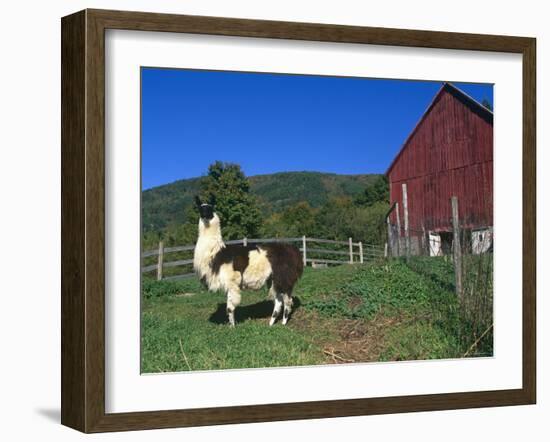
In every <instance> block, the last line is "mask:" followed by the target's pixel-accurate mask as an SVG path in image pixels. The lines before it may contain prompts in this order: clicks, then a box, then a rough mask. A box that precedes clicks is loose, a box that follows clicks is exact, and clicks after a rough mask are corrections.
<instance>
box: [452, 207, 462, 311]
mask: <svg viewBox="0 0 550 442" xmlns="http://www.w3.org/2000/svg"><path fill="white" fill-rule="evenodd" d="M451 208H452V214H453V260H454V265H455V289H456V295H457V296H458V299H459V300H461V301H462V249H461V247H460V225H459V223H458V198H457V197H456V196H453V197H451Z"/></svg>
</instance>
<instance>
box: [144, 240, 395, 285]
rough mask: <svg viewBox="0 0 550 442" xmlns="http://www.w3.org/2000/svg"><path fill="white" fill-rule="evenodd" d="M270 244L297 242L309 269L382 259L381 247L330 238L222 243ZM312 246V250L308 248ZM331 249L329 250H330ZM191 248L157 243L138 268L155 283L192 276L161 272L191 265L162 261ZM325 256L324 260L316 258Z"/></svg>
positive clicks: (188, 262)
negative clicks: (152, 274) (151, 260)
mask: <svg viewBox="0 0 550 442" xmlns="http://www.w3.org/2000/svg"><path fill="white" fill-rule="evenodd" d="M270 242H285V243H298V244H299V249H300V252H301V253H302V259H303V261H304V266H307V265H308V264H310V265H311V266H312V267H320V266H327V265H329V264H353V263H360V264H362V263H364V262H365V261H367V260H372V259H376V258H381V257H384V255H385V253H384V248H382V247H380V246H375V245H372V244H363V243H362V242H361V241H359V242H354V241H353V239H352V238H349V239H348V240H347V241H335V240H332V239H322V238H308V237H306V236H302V237H300V238H263V239H256V238H254V239H251V238H243V239H236V240H232V241H225V244H243V245H248V244H262V243H270ZM311 245H313V247H311ZM330 247H332V248H330ZM194 248H195V246H194V245H185V246H174V247H164V243H163V242H162V241H161V242H159V245H158V248H157V249H154V250H147V251H145V252H143V253H142V254H141V258H142V260H143V259H145V258H151V257H154V256H156V257H157V259H156V262H155V263H154V264H150V265H146V266H143V267H142V268H141V272H142V273H149V272H156V277H157V280H159V281H160V280H169V279H182V278H188V277H191V276H193V275H194V273H182V274H177V275H171V276H165V275H164V269H166V268H171V267H181V266H189V265H192V264H193V259H192V258H191V259H177V260H174V261H166V260H165V255H167V254H173V253H181V252H188V251H193V250H194ZM318 256H326V257H318Z"/></svg>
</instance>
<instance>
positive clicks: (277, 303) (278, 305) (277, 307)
mask: <svg viewBox="0 0 550 442" xmlns="http://www.w3.org/2000/svg"><path fill="white" fill-rule="evenodd" d="M273 303H274V305H273V313H272V314H271V319H270V320H269V325H273V324H275V321H276V320H277V318H278V317H279V315H280V314H281V309H282V308H283V295H282V294H280V293H275V299H274V300H273Z"/></svg>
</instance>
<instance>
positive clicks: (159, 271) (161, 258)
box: [157, 241, 164, 281]
mask: <svg viewBox="0 0 550 442" xmlns="http://www.w3.org/2000/svg"><path fill="white" fill-rule="evenodd" d="M163 262H164V242H162V241H159V259H158V263H157V281H160V280H161V279H162V266H163Z"/></svg>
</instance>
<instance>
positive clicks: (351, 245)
mask: <svg viewBox="0 0 550 442" xmlns="http://www.w3.org/2000/svg"><path fill="white" fill-rule="evenodd" d="M348 243H349V263H350V264H353V240H352V239H351V238H348Z"/></svg>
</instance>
